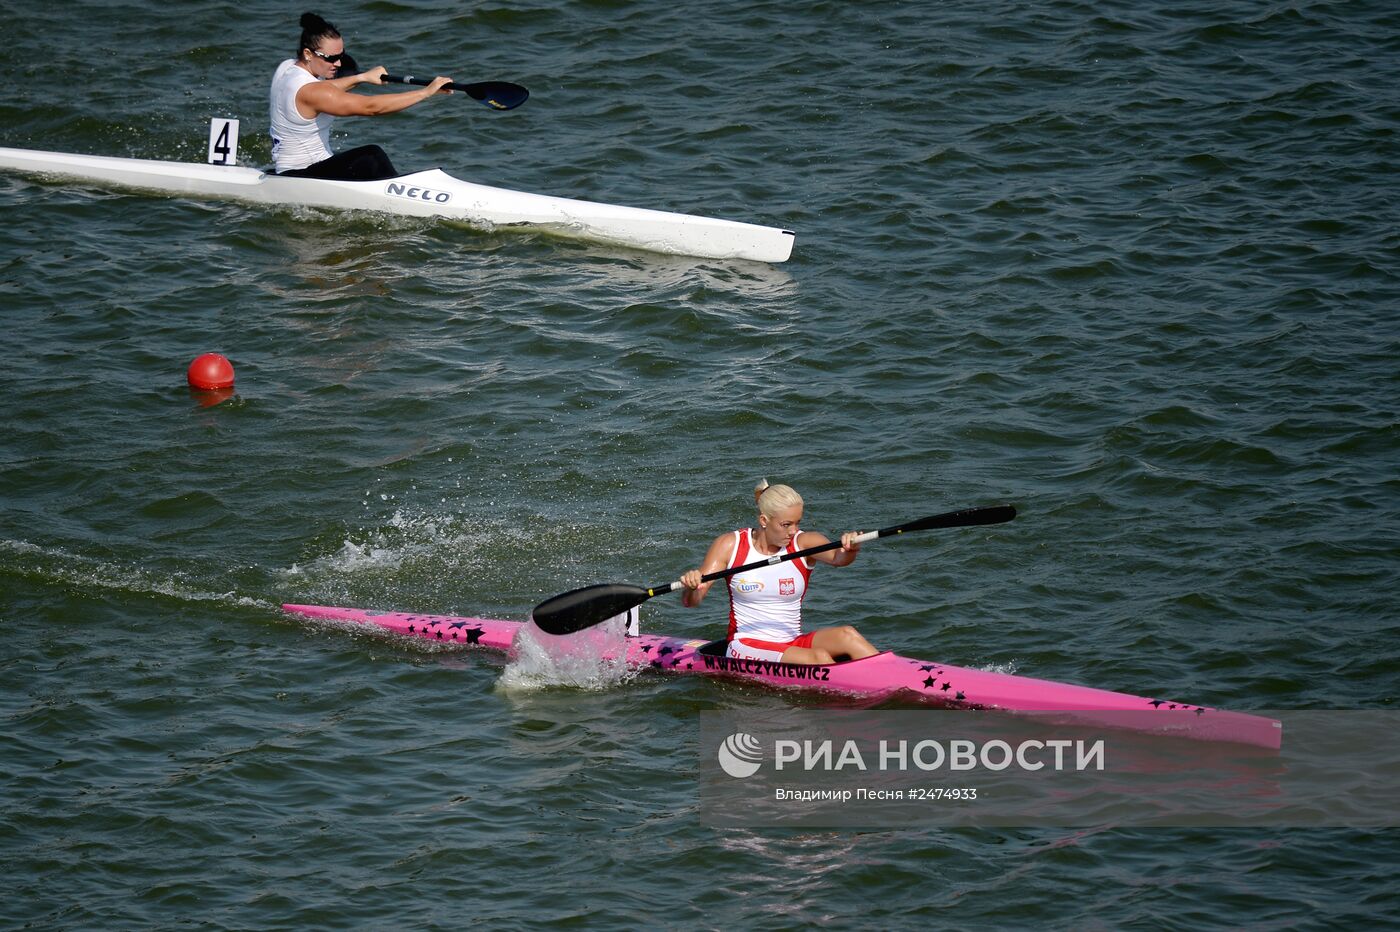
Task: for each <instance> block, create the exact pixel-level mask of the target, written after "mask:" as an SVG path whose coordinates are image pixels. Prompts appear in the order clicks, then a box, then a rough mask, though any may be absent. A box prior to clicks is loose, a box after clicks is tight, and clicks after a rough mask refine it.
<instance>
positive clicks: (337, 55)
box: [307, 49, 345, 62]
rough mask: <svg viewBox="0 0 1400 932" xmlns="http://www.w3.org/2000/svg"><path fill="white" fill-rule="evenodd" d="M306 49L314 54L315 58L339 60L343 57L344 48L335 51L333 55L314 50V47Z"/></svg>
mask: <svg viewBox="0 0 1400 932" xmlns="http://www.w3.org/2000/svg"><path fill="white" fill-rule="evenodd" d="M307 51H308V52H310V53H311V54H312V55H315V56H316V57H317V58H319V59H321V61H324V62H339V61H340V60H341V59H342V58H344V57H345V50H344V49H341V50H340V51H339V52H336V53H335V54H334V55H327V54H326V53H325V52H318V51H316V50H315V49H307Z"/></svg>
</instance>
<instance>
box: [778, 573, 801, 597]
mask: <svg viewBox="0 0 1400 932" xmlns="http://www.w3.org/2000/svg"><path fill="white" fill-rule="evenodd" d="M796 594H797V579H796V577H794V578H792V579H780V580H778V595H796Z"/></svg>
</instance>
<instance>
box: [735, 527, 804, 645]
mask: <svg viewBox="0 0 1400 932" xmlns="http://www.w3.org/2000/svg"><path fill="white" fill-rule="evenodd" d="M801 534H802V532H801V531H798V532H797V533H796V534H794V535H792V540H791V541H789V542H788V545H787V552H788V553H794V552H796V551H797V549H798V548H797V538H798V537H799V536H801ZM766 557H767V555H766V554H762V553H759V552H758V551H757V550H755V549H754V547H753V532H752V530H751V529H750V528H744V529H742V530H738V531H735V532H734V555H733V556H732V557H730V558H729V567H728V568H729V569H733V568H734V567H736V566H743V565H744V564H745V563H753V562H754V561H755V560H763V559H766ZM811 575H812V564H811V563H810V562H808V560H807V559H806V558H805V557H799V558H797V559H796V560H788V561H785V562H783V563H773V564H769V565H768V566H760V567H759V568H757V569H753V570H746V571H745V572H743V573H740V574H739V575H737V576H730V577H729V639H730V640H731V641H732V640H734V639H735V638H756V639H758V640H761V641H779V642H786V641H791V640H792V639H793V638H795V637H797V636H799V635H800V634H802V597H803V596H805V595H806V594H807V577H809V576H811Z"/></svg>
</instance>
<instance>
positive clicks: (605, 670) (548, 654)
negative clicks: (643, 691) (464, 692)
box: [496, 616, 637, 692]
mask: <svg viewBox="0 0 1400 932" xmlns="http://www.w3.org/2000/svg"><path fill="white" fill-rule="evenodd" d="M636 675H637V671H636V670H635V669H632V668H629V667H628V665H627V618H626V616H619V617H617V618H610V619H608V620H607V621H605V622H603V623H602V624H600V625H595V626H594V627H592V628H587V629H585V630H583V631H579V632H577V633H575V634H571V635H567V636H565V637H556V636H554V635H551V634H545V633H544V632H543V631H541V630H540V629H539V628H537V627H535V626H534V625H533V624H526V625H521V627H520V631H519V632H518V633H517V634H516V635H515V640H514V642H513V643H512V644H511V661H510V663H508V664H506V668H505V672H503V673H502V674H501V678H500V680H498V681H497V684H496V686H497V688H498V689H500V690H503V691H506V692H534V691H538V690H542V689H552V688H555V687H560V686H562V687H566V688H572V689H587V690H595V691H600V690H605V689H612V688H613V687H615V686H618V685H620V684H622V683H624V682H626V681H628V680H630V679H632V678H633V677H635V676H636Z"/></svg>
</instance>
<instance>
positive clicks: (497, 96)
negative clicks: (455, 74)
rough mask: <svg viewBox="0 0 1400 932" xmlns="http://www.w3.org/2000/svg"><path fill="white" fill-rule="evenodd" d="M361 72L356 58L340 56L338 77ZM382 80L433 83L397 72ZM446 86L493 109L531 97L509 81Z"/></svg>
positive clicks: (509, 106)
mask: <svg viewBox="0 0 1400 932" xmlns="http://www.w3.org/2000/svg"><path fill="white" fill-rule="evenodd" d="M359 73H360V66H359V63H357V62H356V61H355V59H353V58H351V57H350V56H349V55H341V56H340V66H339V67H338V68H337V69H336V77H344V76H346V75H351V74H359ZM380 80H381V81H383V82H384V83H385V84H414V85H417V86H418V87H427V86H428V85H429V84H432V83H433V82H432V81H430V80H427V79H425V78H415V77H413V76H412V75H408V76H403V75H397V74H386V75H384V76H383V77H382V78H380ZM446 87H447V89H448V90H450V91H461V92H462V93H463V94H466V95H467V96H468V97H470V98H472V99H473V100H479V101H481V102H482V103H484V104H485V105H486V106H488V107H490V108H491V109H492V110H514V109H515V108H516V107H518V106H520V105H521V104H523V103H524V102H525V101H526V100H527V99H529V97H530V92H529V91H527V90H526V89H525V88H523V87H521V86H520V85H519V84H512V83H510V82H509V81H479V82H477V83H475V84H458V83H456V82H455V81H454V82H453V83H451V84H448V85H446Z"/></svg>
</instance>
